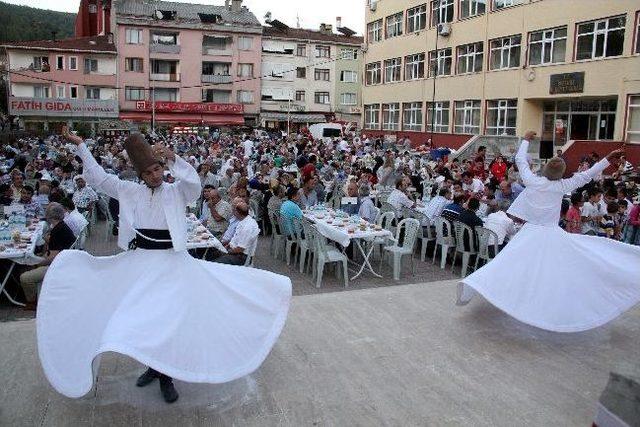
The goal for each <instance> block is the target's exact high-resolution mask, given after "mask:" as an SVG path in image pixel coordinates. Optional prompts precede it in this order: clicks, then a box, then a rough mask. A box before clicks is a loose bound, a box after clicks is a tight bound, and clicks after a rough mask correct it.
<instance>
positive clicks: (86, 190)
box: [72, 175, 98, 214]
mask: <svg viewBox="0 0 640 427" xmlns="http://www.w3.org/2000/svg"><path fill="white" fill-rule="evenodd" d="M75 181H76V191H75V192H74V193H73V199H72V200H73V203H74V204H75V205H76V207H77V208H78V211H80V213H85V212H87V211H88V212H89V213H90V214H91V213H92V210H93V208H94V207H95V205H96V202H97V201H98V194H97V193H96V192H95V191H94V189H93V188H91V187H89V186H88V185H87V182H86V181H85V180H84V177H83V176H82V175H78V176H76V177H75Z"/></svg>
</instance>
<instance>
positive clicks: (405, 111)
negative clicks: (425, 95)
mask: <svg viewBox="0 0 640 427" xmlns="http://www.w3.org/2000/svg"><path fill="white" fill-rule="evenodd" d="M402 130H408V131H414V132H420V131H421V130H422V102H409V103H405V104H402Z"/></svg>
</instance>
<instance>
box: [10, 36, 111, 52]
mask: <svg viewBox="0 0 640 427" xmlns="http://www.w3.org/2000/svg"><path fill="white" fill-rule="evenodd" d="M2 46H3V47H5V48H7V49H38V50H40V49H42V50H57V51H81V52H108V53H114V54H115V53H116V45H115V44H114V43H113V42H111V43H110V42H109V36H94V37H79V38H71V39H60V40H55V41H54V40H32V41H16V42H6V43H4V44H3V45H2Z"/></svg>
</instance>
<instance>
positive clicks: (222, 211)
mask: <svg viewBox="0 0 640 427" xmlns="http://www.w3.org/2000/svg"><path fill="white" fill-rule="evenodd" d="M232 215H233V210H232V208H231V205H230V204H229V202H227V201H225V200H222V197H220V193H219V192H218V190H216V189H213V188H208V189H207V188H205V191H204V201H203V206H202V216H201V218H200V220H201V221H202V222H203V223H205V224H206V225H207V226H208V227H209V229H210V230H211V232H212V233H213V235H214V236H216V237H218V238H219V237H220V236H222V234H223V233H224V232H225V231H226V230H227V227H228V226H229V219H230V218H231V216H232Z"/></svg>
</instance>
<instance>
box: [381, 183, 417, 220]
mask: <svg viewBox="0 0 640 427" xmlns="http://www.w3.org/2000/svg"><path fill="white" fill-rule="evenodd" d="M409 184H410V181H409V180H408V179H405V178H404V177H403V178H400V179H399V180H397V181H396V188H395V189H394V190H393V191H392V192H391V194H389V198H388V199H387V202H388V203H389V204H390V205H391V206H393V209H395V211H396V219H398V220H399V219H400V218H402V216H403V215H402V208H414V207H415V206H416V203H415V202H413V201H412V200H411V199H410V198H409V196H407V188H409Z"/></svg>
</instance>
